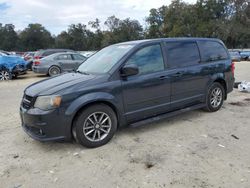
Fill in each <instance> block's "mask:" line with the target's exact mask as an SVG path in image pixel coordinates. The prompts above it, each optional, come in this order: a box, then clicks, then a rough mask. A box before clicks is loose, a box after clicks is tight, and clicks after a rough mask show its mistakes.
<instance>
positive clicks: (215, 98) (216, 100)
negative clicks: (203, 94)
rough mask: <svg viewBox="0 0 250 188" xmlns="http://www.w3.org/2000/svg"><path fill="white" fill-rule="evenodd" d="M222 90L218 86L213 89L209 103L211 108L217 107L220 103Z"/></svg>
mask: <svg viewBox="0 0 250 188" xmlns="http://www.w3.org/2000/svg"><path fill="white" fill-rule="evenodd" d="M222 95H223V93H222V90H221V88H219V87H216V88H214V89H213V91H212V93H211V97H210V104H211V106H212V107H213V108H217V107H219V106H220V105H221V102H222Z"/></svg>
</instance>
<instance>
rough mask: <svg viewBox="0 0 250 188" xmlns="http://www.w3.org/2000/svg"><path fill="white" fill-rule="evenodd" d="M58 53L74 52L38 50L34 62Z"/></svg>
mask: <svg viewBox="0 0 250 188" xmlns="http://www.w3.org/2000/svg"><path fill="white" fill-rule="evenodd" d="M60 52H74V50H69V49H46V50H39V51H37V52H36V53H35V55H34V61H36V60H39V59H42V58H44V57H47V56H49V55H52V54H55V53H60Z"/></svg>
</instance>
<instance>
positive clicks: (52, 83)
mask: <svg viewBox="0 0 250 188" xmlns="http://www.w3.org/2000/svg"><path fill="white" fill-rule="evenodd" d="M95 77H96V76H95V75H84V74H80V73H66V74H62V75H60V76H56V77H54V78H49V79H46V80H42V81H39V82H36V83H34V84H32V85H30V86H28V87H27V88H26V89H25V91H24V92H25V94H26V95H29V96H31V97H34V96H38V95H52V94H55V93H56V92H58V91H60V90H62V89H65V88H68V87H70V86H72V85H75V84H78V83H80V82H81V83H82V84H84V83H85V84H86V83H88V81H89V80H92V79H94V78H95Z"/></svg>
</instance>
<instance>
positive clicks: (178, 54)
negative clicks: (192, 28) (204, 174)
mask: <svg viewBox="0 0 250 188" xmlns="http://www.w3.org/2000/svg"><path fill="white" fill-rule="evenodd" d="M166 47H167V57H168V64H169V65H170V67H171V68H176V67H185V66H189V65H195V64H198V63H199V62H200V53H199V50H198V46H197V44H196V42H168V43H166Z"/></svg>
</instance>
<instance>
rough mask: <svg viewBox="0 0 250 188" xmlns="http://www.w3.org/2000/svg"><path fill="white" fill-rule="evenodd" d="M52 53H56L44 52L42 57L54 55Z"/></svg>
mask: <svg viewBox="0 0 250 188" xmlns="http://www.w3.org/2000/svg"><path fill="white" fill-rule="evenodd" d="M54 53H56V51H45V52H44V53H43V56H49V55H51V54H54Z"/></svg>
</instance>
